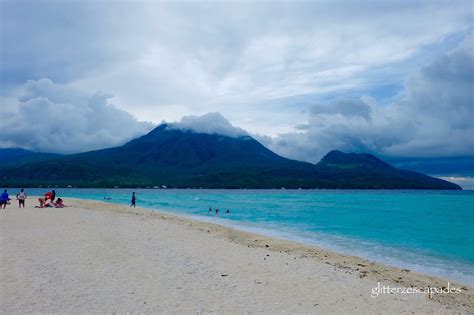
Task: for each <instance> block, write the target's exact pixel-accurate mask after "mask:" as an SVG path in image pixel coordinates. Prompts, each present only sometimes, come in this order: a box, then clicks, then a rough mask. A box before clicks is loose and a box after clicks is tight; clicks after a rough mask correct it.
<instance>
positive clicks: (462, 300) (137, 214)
mask: <svg viewBox="0 0 474 315" xmlns="http://www.w3.org/2000/svg"><path fill="white" fill-rule="evenodd" d="M63 199H64V200H65V204H66V205H68V206H69V205H70V207H67V208H63V209H52V210H51V211H52V212H54V213H61V214H67V213H71V214H72V212H70V211H73V210H79V211H87V212H88V213H87V215H90V216H95V215H107V216H111V217H112V218H113V219H114V220H115V219H116V218H118V217H120V218H121V219H124V220H140V222H141V223H140V224H144V222H147V224H152V223H156V224H164V225H165V226H166V227H168V228H173V229H174V230H175V231H176V232H177V233H178V234H173V235H175V236H176V238H181V236H180V235H179V233H180V232H183V231H186V233H188V232H189V233H193V235H195V236H196V237H204V238H206V239H207V238H209V237H211V239H213V242H214V240H215V241H216V242H218V244H219V245H221V244H222V246H224V247H226V245H225V244H229V245H230V244H234V245H236V248H237V249H238V250H244V251H249V255H250V257H253V256H252V255H253V254H254V253H256V251H258V252H261V251H263V252H264V253H267V254H266V255H267V257H270V254H271V256H274V255H277V256H281V257H282V258H281V259H287V258H288V259H293V260H295V261H298V262H300V261H301V263H302V264H310V265H312V266H313V268H316V269H314V270H319V269H325V270H326V269H327V268H329V269H330V270H332V271H331V272H330V271H328V270H326V272H328V274H324V275H321V276H320V277H319V278H318V276H317V275H316V278H318V279H319V281H322V280H323V277H332V276H331V274H332V272H333V273H334V275H336V276H335V277H336V278H339V277H343V278H344V277H348V278H350V279H351V280H350V281H349V283H352V282H353V283H354V286H356V285H357V286H359V285H361V283H364V285H365V284H366V283H367V282H369V283H370V284H371V286H372V287H374V285H375V286H376V285H377V283H381V284H382V285H390V286H392V287H406V288H410V287H417V288H426V287H432V288H433V287H436V288H444V287H446V286H447V285H448V281H447V280H445V279H440V278H437V277H434V276H428V275H424V274H421V273H417V272H413V271H409V270H407V269H401V268H397V267H392V266H386V265H383V264H380V263H375V262H372V261H369V260H367V259H363V258H359V257H356V256H350V255H344V254H339V253H336V252H332V251H330V250H326V249H322V248H318V247H316V246H312V245H305V244H301V243H296V242H293V241H287V240H283V239H278V238H274V237H269V236H265V235H261V234H255V233H251V232H247V231H242V230H239V229H236V228H234V227H229V226H225V225H220V224H218V223H209V222H203V221H201V220H197V219H194V218H191V217H190V216H182V215H179V214H172V213H169V212H161V211H159V210H155V209H153V211H151V209H147V208H140V207H137V208H129V207H128V206H125V205H119V204H113V203H106V202H102V201H94V200H86V199H75V198H63ZM32 200H35V197H34V196H31V197H30V203H31V202H32ZM29 208H31V207H29ZM10 209H11V210H17V208H15V207H14V206H13V205H12V206H10ZM22 211H23V210H22ZM24 211H31V209H28V208H27V209H26V210H24ZM33 211H38V213H41V212H40V211H49V208H45V209H34V210H33ZM35 214H36V213H35ZM148 219H153V221H152V220H149V221H150V222H148ZM143 220H145V221H143ZM137 226H141V225H137ZM2 227H5V226H3V222H2ZM2 233H3V232H2ZM150 233H153V232H150ZM4 237H7V235H2V239H3V238H4ZM185 240H186V241H189V242H191V240H189V239H185ZM2 246H3V245H2ZM205 249H206V250H208V249H207V248H205ZM221 254H222V255H224V256H225V255H226V254H225V253H221ZM267 257H264V259H263V261H265V262H266V260H267ZM268 259H269V260H270V258H268ZM211 263H212V261H211ZM287 265H288V263H287ZM4 268H5V267H4ZM3 276H4V275H3V274H2V277H3ZM308 276H313V272H309V273H308ZM223 277H224V276H223ZM226 277H227V276H226ZM325 281H327V280H325ZM344 281H346V280H344V279H343V282H344ZM359 282H360V283H359ZM337 283H338V281H336V280H334V282H327V284H328V285H329V284H330V285H336V284H337ZM449 283H450V286H451V287H453V286H455V287H459V288H461V292H460V293H458V294H434V295H433V296H432V297H431V298H429V297H428V296H426V295H425V294H415V295H401V294H400V295H398V294H396V295H387V296H384V298H385V299H389V298H390V296H396V297H397V298H403V299H405V298H410V299H411V300H416V299H418V300H417V302H416V303H420V301H423V302H429V303H437V304H439V306H443V307H445V311H446V312H449V310H453V311H456V312H462V313H463V312H466V313H469V312H472V310H473V309H474V288H473V287H472V286H469V285H464V284H457V283H455V282H451V281H449ZM370 293H371V292H370V291H369V292H362V294H361V296H366V295H367V294H368V295H369V298H370ZM395 300H396V298H395ZM368 301H369V302H370V303H380V302H377V299H373V300H370V299H369V300H368ZM392 302H393V301H392ZM392 302H389V303H392ZM394 303H395V302H394ZM413 306H414V305H413ZM305 310H306V311H309V310H311V309H305ZM438 310H439V308H438Z"/></svg>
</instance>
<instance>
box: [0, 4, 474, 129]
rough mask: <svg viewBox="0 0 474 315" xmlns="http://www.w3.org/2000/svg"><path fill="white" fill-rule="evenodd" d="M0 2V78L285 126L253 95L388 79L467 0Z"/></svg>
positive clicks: (151, 108)
mask: <svg viewBox="0 0 474 315" xmlns="http://www.w3.org/2000/svg"><path fill="white" fill-rule="evenodd" d="M1 4H2V8H3V15H2V19H1V20H2V28H3V30H4V32H3V35H4V37H3V44H4V45H3V46H4V47H8V49H4V50H3V49H2V58H0V59H1V60H0V62H1V63H2V64H1V68H2V71H3V72H4V73H3V75H2V76H1V77H2V78H3V79H5V80H8V81H10V80H11V81H12V82H13V83H14V81H15V80H20V81H19V82H21V83H22V84H23V82H25V80H26V79H32V78H40V77H48V78H52V79H53V80H54V81H55V82H61V83H67V84H69V85H73V86H76V87H81V88H84V89H87V90H89V91H95V90H96V88H97V87H100V88H101V89H102V90H105V91H107V92H109V93H111V94H113V95H114V96H115V98H114V99H113V101H114V104H116V105H117V106H118V107H120V108H122V109H125V110H128V111H129V112H133V113H135V114H136V115H137V117H138V118H140V119H147V120H148V119H150V117H151V118H153V119H155V120H156V121H159V120H161V119H166V120H174V119H176V118H177V117H182V116H183V115H187V114H189V113H190V112H192V113H199V114H203V113H206V112H214V111H218V112H221V113H223V114H224V115H225V116H226V117H232V118H233V119H234V122H235V123H237V124H239V125H241V124H242V125H244V124H245V125H246V127H248V128H251V131H252V132H263V131H265V132H267V131H271V129H272V128H271V127H272V125H273V126H274V128H276V129H277V131H279V130H283V129H289V128H290V126H291V125H292V124H294V122H291V121H288V122H284V121H281V120H280V119H272V117H269V116H273V114H272V115H268V113H266V114H265V113H263V112H264V111H263V110H261V108H260V107H261V103H262V102H268V101H269V100H277V99H281V98H288V97H292V96H297V95H302V94H313V95H316V96H318V95H319V96H320V95H327V94H330V93H336V92H344V91H347V90H364V89H366V88H367V87H373V86H376V85H378V84H380V82H382V81H383V82H384V83H385V84H387V83H393V82H397V83H399V82H400V79H401V78H402V77H403V76H404V75H406V73H407V69H410V68H411V66H412V64H406V63H407V62H408V61H410V60H413V59H416V60H417V61H416V62H417V63H419V62H424V60H427V59H429V58H430V56H431V51H432V50H435V49H429V50H426V48H427V47H430V45H435V46H436V45H441V46H442V42H443V39H445V38H447V37H449V36H450V35H452V34H457V33H459V32H463V31H466V30H467V29H469V27H470V25H472V14H470V12H471V10H470V8H471V3H470V2H469V1H458V2H456V4H453V3H452V2H443V1H435V2H426V1H425V2H421V3H419V2H417V3H411V2H406V1H403V2H395V1H384V2H378V3H374V1H367V2H364V1H362V2H360V1H359V2H357V3H351V2H347V1H341V2H339V1H331V2H298V3H293V2H273V3H266V2H264V3H251V2H244V3H229V2H225V3H218V2H212V3H203V2H199V3H194V2H186V3H171V2H144V3H140V4H137V3H133V2H113V3H108V2H86V3H81V4H79V3H76V2H67V3H65V2H64V3H63V2H54V1H42V2H41V3H40V4H38V3H35V2H32V1H20V2H9V1H7V2H2V3H1ZM270 16H271V18H270ZM66 20H67V21H68V23H64V21H66ZM19 21H28V23H21V22H19ZM117 21H120V22H119V23H118V22H117ZM18 39H21V40H22V45H17V41H18ZM65 43H67V45H65ZM421 52H423V59H417V56H419V54H420V53H421ZM411 62H413V61H411ZM381 68H382V70H381ZM17 83H18V82H17ZM289 106H291V104H289ZM301 109H302V108H301V106H300V107H299V108H294V109H293V112H292V113H285V114H286V116H287V117H288V115H289V116H291V117H292V118H296V117H299V115H298V114H297V112H298V111H300V110H301ZM279 110H280V109H277V110H271V112H273V113H274V115H278V111H279ZM238 111H246V113H247V114H248V116H249V117H254V119H251V118H242V117H241V116H242V115H239V113H238ZM267 121H268V122H269V123H268V124H267V125H265V123H264V122H267ZM276 123H278V126H275V125H276ZM282 125H283V126H282ZM272 134H276V132H272Z"/></svg>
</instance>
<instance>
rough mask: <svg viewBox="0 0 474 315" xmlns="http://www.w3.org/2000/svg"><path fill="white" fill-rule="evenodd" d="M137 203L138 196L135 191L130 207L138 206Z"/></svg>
mask: <svg viewBox="0 0 474 315" xmlns="http://www.w3.org/2000/svg"><path fill="white" fill-rule="evenodd" d="M136 204H137V197H135V192H133V193H132V204H131V205H130V207H134V208H135V206H136Z"/></svg>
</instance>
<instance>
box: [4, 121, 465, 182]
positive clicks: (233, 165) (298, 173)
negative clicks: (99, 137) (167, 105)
mask: <svg viewBox="0 0 474 315" xmlns="http://www.w3.org/2000/svg"><path fill="white" fill-rule="evenodd" d="M0 154H1V151H0ZM0 161H1V160H0ZM0 175H1V178H3V186H6V187H13V186H37V185H59V186H67V185H72V186H74V187H113V186H120V187H146V186H149V187H152V186H161V185H166V186H168V187H180V188H184V187H203V188H280V187H285V188H414V189H460V187H459V186H457V185H455V184H452V183H449V182H446V181H443V180H440V179H436V178H432V177H429V176H426V175H422V174H419V173H415V172H408V171H402V170H397V169H395V168H393V167H391V166H390V165H388V164H386V163H384V162H383V161H381V160H379V159H377V158H376V157H374V156H372V155H368V154H344V153H342V152H339V151H332V152H330V153H329V154H328V155H326V157H324V158H323V159H322V160H321V162H319V163H318V164H317V165H314V164H310V163H306V162H300V161H294V160H290V159H286V158H284V157H281V156H279V155H277V154H275V153H273V152H272V151H270V150H268V149H267V148H266V147H264V146H263V145H262V144H260V143H259V142H258V141H256V140H255V139H253V138H252V137H249V136H244V137H239V138H231V137H226V136H222V135H216V134H212V135H211V134H202V133H195V132H192V131H183V130H174V129H170V128H168V126H167V125H166V124H163V125H160V126H159V127H157V128H156V129H154V130H153V131H151V132H150V133H148V134H147V135H145V136H142V137H140V138H137V139H135V140H132V141H130V142H128V143H127V144H125V145H123V146H120V147H115V148H109V149H103V150H97V151H90V152H85V153H79V154H71V155H61V156H57V155H53V156H49V157H47V158H45V157H44V156H42V157H41V158H40V157H38V158H37V159H35V158H32V159H29V160H28V161H26V162H25V161H24V160H22V161H18V163H12V162H10V163H1V164H0Z"/></svg>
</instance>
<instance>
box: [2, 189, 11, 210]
mask: <svg viewBox="0 0 474 315" xmlns="http://www.w3.org/2000/svg"><path fill="white" fill-rule="evenodd" d="M8 200H10V196H8V191H7V190H6V189H5V190H4V191H3V194H2V197H1V199H0V208H1V207H2V206H3V209H5V208H6V207H7V203H8Z"/></svg>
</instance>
